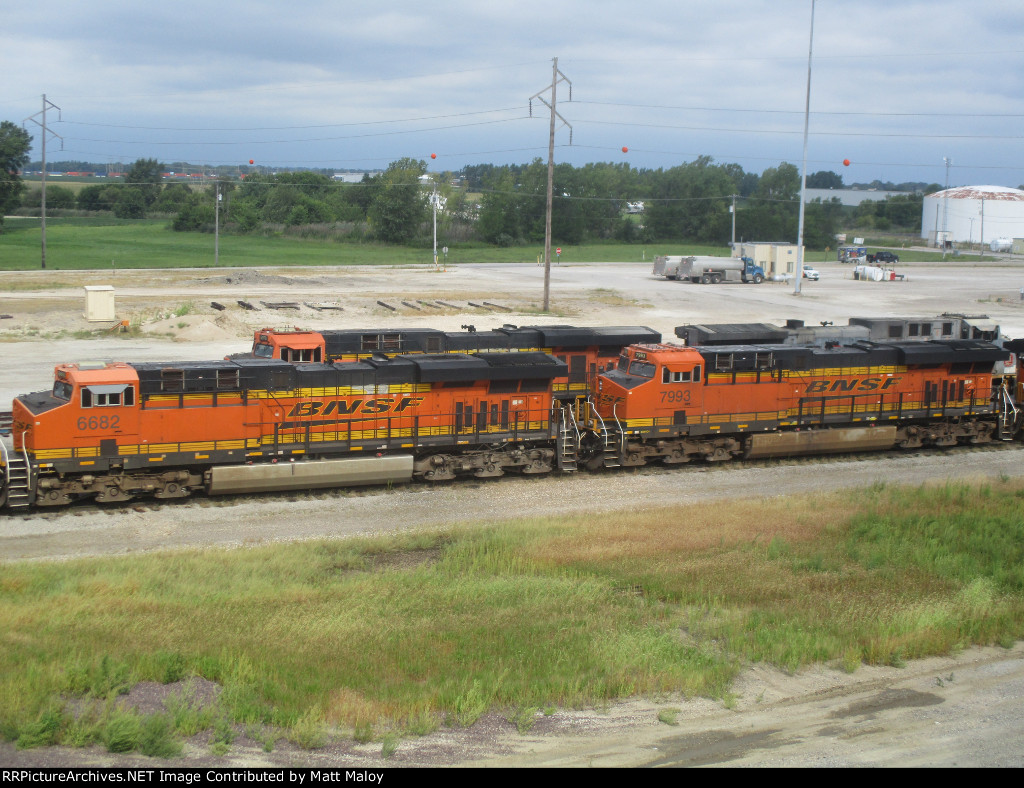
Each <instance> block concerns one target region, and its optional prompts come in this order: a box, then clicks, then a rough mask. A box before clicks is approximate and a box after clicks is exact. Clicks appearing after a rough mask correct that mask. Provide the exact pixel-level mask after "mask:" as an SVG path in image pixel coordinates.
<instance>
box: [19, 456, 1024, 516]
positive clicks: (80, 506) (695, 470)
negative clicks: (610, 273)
mask: <svg viewBox="0 0 1024 788" xmlns="http://www.w3.org/2000/svg"><path fill="white" fill-rule="evenodd" d="M1008 451H1010V452H1012V451H1018V452H1021V451H1024V445H1022V444H1021V443H1018V442H1007V443H990V444H985V445H980V446H956V447H946V448H933V449H915V450H911V451H900V450H892V451H888V452H855V453H849V454H821V455H806V456H799V457H767V458H764V459H756V460H733V461H731V462H720V463H707V462H693V463H690V464H689V465H688V466H687V465H673V466H667V465H662V464H653V463H652V464H651V465H644V466H639V467H635V468H622V469H614V470H605V471H597V472H593V473H587V472H580V473H574V474H565V475H562V476H559V475H558V474H557V473H548V474H541V475H538V476H521V477H515V478H516V479H517V480H521V481H522V482H524V483H530V482H532V481H537V482H542V481H544V480H551V479H555V480H559V479H560V480H561V481H562V482H564V483H565V484H572V483H573V481H575V480H582V479H595V478H597V477H599V476H601V475H604V476H605V477H606V478H609V479H612V478H614V477H617V476H641V477H656V476H664V477H666V483H668V480H669V479H675V480H676V482H675V483H677V484H679V483H683V482H684V481H685V476H686V474H687V473H689V474H700V473H702V472H707V471H714V470H724V471H728V470H735V471H743V470H746V471H749V470H752V469H753V470H756V469H764V470H766V471H768V470H771V469H773V468H778V467H780V466H782V465H792V466H798V467H801V468H807V470H808V472H815V470H814V469H815V468H816V467H819V468H820V469H821V470H822V471H826V470H829V469H831V470H833V471H835V472H837V473H841V472H842V470H841V468H839V467H835V466H841V465H843V464H844V463H857V462H864V461H871V460H878V461H879V462H881V461H882V460H886V459H893V458H900V459H903V460H914V459H915V458H920V459H926V458H929V457H936V456H948V457H950V458H951V459H952V458H959V459H960V462H962V463H970V462H971V460H970V459H968V458H969V457H970V456H972V455H975V456H976V455H979V454H995V453H999V452H1008ZM830 466H831V467H830ZM899 481H900V480H899V479H898V478H896V479H893V483H894V484H899ZM502 483H503V482H502V480H501V479H477V478H475V477H471V476H470V477H460V478H457V479H455V480H452V481H446V482H436V483H431V482H410V483H409V484H406V485H401V486H399V487H396V488H395V489H394V491H395V492H398V491H400V490H402V489H403V488H404V489H407V490H411V491H415V490H416V488H420V489H428V488H430V487H434V486H436V487H447V488H451V489H453V490H458V491H460V492H464V493H465V494H466V495H472V491H473V490H475V489H478V488H480V487H481V486H482V485H490V484H499V485H500V484H502ZM506 483H507V482H506ZM698 484H699V482H698ZM389 492H390V490H389V489H386V488H384V487H380V486H367V487H337V488H325V489H312V490H286V491H268V492H261V493H257V494H254V495H242V494H240V495H216V496H206V495H203V494H201V493H196V494H194V495H192V496H189V497H187V498H177V499H170V500H158V499H156V498H136V499H133V500H130V501H125V502H120V503H109V504H97V503H94V502H92V501H88V500H82V501H78V502H75V503H72V504H70V505H68V506H57V507H41V508H35V509H32V510H30V511H28V512H19V513H18V515H17V517H18V518H19V519H23V520H30V519H34V518H37V517H38V518H46V519H48V518H51V517H54V516H58V515H60V514H62V513H69V514H70V513H72V512H73V513H75V514H76V515H78V514H89V513H92V512H104V513H106V514H109V515H115V514H116V513H117V511H118V510H124V511H134V512H136V513H146V512H153V513H158V512H161V511H170V510H172V509H174V508H178V507H204V508H205V507H214V508H225V507H227V508H229V507H232V506H241V505H244V504H248V503H252V501H253V500H254V499H264V500H266V501H275V500H276V501H291V502H294V503H295V504H297V505H300V506H301V505H302V503H303V502H304V501H306V502H312V501H325V500H326V501H329V500H333V499H339V500H340V499H346V498H352V497H370V496H376V495H386V494H388V493H389ZM2 519H3V515H2V514H0V520H2Z"/></svg>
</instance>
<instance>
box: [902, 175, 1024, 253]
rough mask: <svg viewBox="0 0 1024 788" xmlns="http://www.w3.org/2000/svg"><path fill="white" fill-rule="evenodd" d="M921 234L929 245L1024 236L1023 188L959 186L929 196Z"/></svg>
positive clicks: (926, 200)
mask: <svg viewBox="0 0 1024 788" xmlns="http://www.w3.org/2000/svg"><path fill="white" fill-rule="evenodd" d="M922 211H923V213H922V215H921V237H922V238H927V239H928V241H929V243H930V244H933V245H938V244H940V243H941V242H942V241H943V240H946V241H950V242H952V243H983V244H989V243H991V242H992V241H993V240H994V239H996V238H1021V237H1024V191H1021V190H1020V189H1011V188H1008V187H1006V186H959V187H957V188H955V189H946V190H944V191H941V192H935V194H929V195H926V196H925V198H924V208H923V209H922Z"/></svg>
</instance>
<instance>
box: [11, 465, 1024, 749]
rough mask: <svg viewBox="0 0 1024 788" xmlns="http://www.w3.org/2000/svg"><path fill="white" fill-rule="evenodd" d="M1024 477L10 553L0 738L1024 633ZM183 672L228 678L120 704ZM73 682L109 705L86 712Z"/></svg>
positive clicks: (657, 679) (541, 691)
mask: <svg viewBox="0 0 1024 788" xmlns="http://www.w3.org/2000/svg"><path fill="white" fill-rule="evenodd" d="M1022 490H1024V485H1022V484H1020V483H1017V482H1010V481H1003V482H1000V483H997V484H993V485H990V486H987V487H966V486H949V487H940V488H928V489H926V490H918V489H910V490H904V489H900V488H895V487H887V486H880V487H876V488H872V489H870V490H867V491H860V492H858V493H842V494H835V495H832V496H829V497H827V498H801V497H796V498H787V499H770V500H767V501H747V502H738V503H735V504H732V505H722V504H720V503H719V504H707V505H700V506H694V505H691V506H686V507H677V508H671V509H661V510H649V511H648V510H645V511H643V512H637V513H625V514H623V513H618V514H611V515H601V516H594V515H588V516H586V517H583V516H581V517H575V518H567V519H564V518H563V519H559V520H531V521H523V522H518V521H516V522H505V523H502V524H500V525H498V526H496V527H488V528H475V529H466V530H462V531H455V532H445V533H431V534H417V535H408V536H394V537H388V538H381V539H368V540H347V541H327V542H309V543H300V544H295V545H288V546H280V545H275V546H274V547H272V548H252V549H239V550H216V551H206V552H180V553H172V554H164V555H146V556H134V557H130V558H116V559H88V560H80V561H74V562H68V563H61V564H40V563H31V564H9V565H7V566H6V567H5V570H4V574H3V576H2V577H0V633H2V634H0V661H2V664H4V665H5V667H6V669H5V671H4V674H3V675H2V676H0V735H3V736H4V737H5V738H7V739H9V740H13V741H19V742H24V745H23V746H39V745H45V744H49V743H53V742H55V741H64V742H66V743H72V742H106V743H107V746H112V747H132V748H134V749H140V748H143V747H145V748H146V749H149V750H152V751H153V752H171V751H172V750H173V747H169V746H168V745H167V740H168V736H167V732H168V731H172V732H173V734H174V735H175V736H188V735H192V734H193V733H195V732H197V731H199V730H203V729H210V728H214V729H215V731H216V730H220V728H218V727H217V726H221V728H223V730H224V731H225V732H227V731H229V730H230V727H231V726H232V725H239V724H243V725H246V726H249V727H251V726H274V727H276V728H279V729H283V730H285V731H290V733H289V734H287V735H288V737H289V738H290V739H292V741H295V742H297V743H299V744H300V746H317V745H318V744H319V743H322V741H323V740H324V738H323V737H324V735H325V731H326V728H325V727H324V726H325V725H333V726H341V727H342V728H344V729H348V730H349V731H352V732H353V733H354V735H356V736H357V737H360V738H361V739H362V740H369V739H372V738H376V737H378V736H381V735H383V736H385V737H386V736H392V737H393V735H394V734H395V732H397V731H403V730H404V731H406V732H407V733H411V734H418V733H424V732H429V731H430V730H433V729H434V728H436V726H437V725H438V724H441V723H442V722H447V723H448V724H451V725H471V724H473V722H474V721H475V720H477V719H478V718H479V717H480V716H481V715H482V714H484V713H486V712H487V711H488V710H490V709H493V708H502V709H506V710H515V709H535V708H548V707H552V706H581V705H595V704H596V705H600V704H604V703H607V702H609V701H611V700H613V699H615V698H620V697H623V696H629V695H637V694H650V695H659V696H660V695H663V694H665V693H680V694H684V695H687V696H694V695H704V696H710V697H717V698H726V697H727V694H728V691H729V686H730V683H731V681H732V679H733V677H734V676H735V675H736V673H737V671H738V670H739V669H740V668H741V666H742V665H743V664H745V663H747V662H749V661H767V662H771V663H773V664H776V665H779V666H782V667H785V668H788V669H798V668H800V667H801V666H804V665H807V664H809V663H812V662H820V661H826V662H828V661H833V662H834V663H835V664H836V665H837V666H840V667H842V668H843V669H846V670H854V669H856V666H857V665H858V664H859V663H860V662H870V663H877V664H901V663H902V661H903V660H906V659H910V658H913V657H916V656H922V655H925V654H936V653H944V652H947V651H949V650H951V649H954V648H958V647H961V646H964V645H967V644H969V643H991V642H1004V643H1005V642H1008V641H1009V640H1012V639H1013V638H1019V637H1021V635H1022V628H1024V624H1022V622H1024V615H1022V614H1024V577H1022V566H1024V561H1022V558H1024V556H1022V550H1024V538H1022V537H1024V533H1022V525H1021V521H1022V519H1021V518H1020V517H1019V515H1017V514H1016V512H1017V511H1018V509H1019V506H1020V503H1021V501H1022V497H1024V495H1022ZM846 512H849V514H846ZM190 676H202V677H204V678H205V679H208V680H210V681H214V682H217V683H218V684H219V685H220V686H221V688H222V691H221V694H220V696H219V698H218V699H217V701H216V704H215V706H214V707H212V708H211V707H209V706H204V705H203V704H201V703H199V702H198V701H197V700H196V699H195V697H194V696H190V695H189V694H188V692H187V691H186V692H185V693H183V694H181V695H180V697H177V698H176V699H175V700H173V701H171V702H169V703H168V707H167V709H166V714H165V715H160V716H159V718H158V719H154V720H143V719H139V718H136V719H135V721H134V722H133V721H131V720H126V719H125V718H124V717H125V715H126V714H127V715H128V716H131V714H130V713H129V712H125V711H124V710H121V711H118V709H121V708H122V707H121V706H119V705H118V704H117V703H116V701H117V698H119V697H120V696H121V695H122V693H124V692H126V691H127V690H128V688H130V687H131V686H132V685H133V684H134V683H135V682H138V681H142V680H149V681H158V682H163V683H171V682H175V681H180V680H182V679H187V678H188V677H190ZM74 698H78V699H80V700H79V701H77V702H78V703H79V704H82V703H85V704H87V707H88V708H90V709H92V711H91V712H89V714H86V715H84V716H82V715H80V716H79V717H78V718H74V717H73V716H71V715H70V714H69V713H68V711H67V708H66V704H67V703H69V699H74ZM508 713H511V714H513V716H514V715H515V712H514V711H510V712H508ZM222 738H225V737H222ZM218 741H220V739H218ZM387 741H391V744H392V745H393V744H394V742H393V740H392V739H388V740H387ZM229 745H230V741H228V740H227V739H226V738H225V740H224V741H223V742H222V743H221V745H220V746H222V749H223V748H227V747H228V746H229Z"/></svg>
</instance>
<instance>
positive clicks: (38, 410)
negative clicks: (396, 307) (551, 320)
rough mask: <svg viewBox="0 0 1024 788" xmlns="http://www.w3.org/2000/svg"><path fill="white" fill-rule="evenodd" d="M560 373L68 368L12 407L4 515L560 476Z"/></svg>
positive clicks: (273, 364) (275, 366)
mask: <svg viewBox="0 0 1024 788" xmlns="http://www.w3.org/2000/svg"><path fill="white" fill-rule="evenodd" d="M565 373H566V366H565V364H564V363H562V362H560V361H558V360H557V359H554V358H552V357H550V356H547V355H545V354H542V353H515V354H510V353H494V354H486V353H481V354H476V355H472V356H470V355H443V356H442V355H428V354H423V355H415V356H396V357H394V358H374V359H370V360H368V361H364V362H353V363H344V364H313V363H310V364H290V363H288V362H285V361H280V360H262V359H235V360H224V361H212V362H197V363H187V364H156V363H143V364H125V363H104V364H96V365H86V364H64V365H61V366H58V367H57V368H56V380H55V383H54V386H53V389H52V390H51V391H44V392H38V393H35V394H28V395H24V396H22V397H20V398H18V399H16V400H15V402H14V409H13V419H12V422H13V425H12V434H13V438H14V444H13V451H12V452H11V453H10V456H9V457H8V458H7V462H6V466H7V468H6V471H7V472H6V476H7V484H6V485H5V492H6V494H7V501H6V502H7V505H8V506H9V507H10V508H24V507H27V506H31V505H58V504H65V503H69V502H71V501H72V500H74V499H76V498H83V497H92V498H93V499H95V500H97V501H101V502H107V501H123V500H127V499H129V498H132V497H133V496H135V495H139V494H149V495H153V496H155V497H158V498H173V497H180V496H183V495H187V494H189V492H190V491H192V490H197V489H201V490H205V491H206V492H208V493H236V492H247V491H254V490H274V489H292V488H303V489H305V488H312V487H333V486H342V485H349V484H371V483H387V482H390V481H407V480H409V479H411V478H413V477H414V476H415V477H420V478H424V479H446V478H452V477H454V476H455V475H456V474H473V475H477V476H499V475H501V474H502V473H503V472H504V471H505V470H517V471H520V472H523V473H537V472H544V471H550V470H551V469H552V464H553V463H555V462H556V457H555V446H556V445H557V443H558V439H559V436H558V435H557V434H556V431H555V428H556V425H557V423H558V418H557V417H553V414H555V413H557V411H558V408H557V406H553V403H554V399H553V397H552V392H551V389H552V381H553V380H554V379H555V378H557V377H563V376H564V375H565Z"/></svg>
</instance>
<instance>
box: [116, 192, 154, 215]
mask: <svg viewBox="0 0 1024 788" xmlns="http://www.w3.org/2000/svg"><path fill="white" fill-rule="evenodd" d="M114 216H116V217H117V218H118V219H144V218H146V195H145V192H144V191H143V189H142V187H138V186H126V187H125V188H123V189H121V191H120V193H119V194H118V195H117V202H115V203H114Z"/></svg>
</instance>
